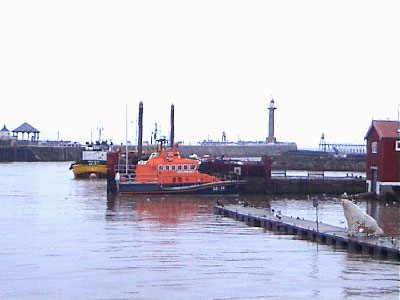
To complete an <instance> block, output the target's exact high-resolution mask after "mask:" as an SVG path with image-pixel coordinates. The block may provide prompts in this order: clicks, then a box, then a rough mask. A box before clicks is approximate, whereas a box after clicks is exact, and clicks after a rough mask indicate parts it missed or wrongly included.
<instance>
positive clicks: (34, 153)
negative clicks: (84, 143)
mask: <svg viewBox="0 0 400 300" xmlns="http://www.w3.org/2000/svg"><path fill="white" fill-rule="evenodd" d="M83 149H84V148H83V147H46V146H14V147H13V146H11V147H0V162H35V161H76V160H80V158H81V154H82V150H83Z"/></svg>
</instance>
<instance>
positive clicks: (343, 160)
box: [271, 150, 366, 172]
mask: <svg viewBox="0 0 400 300" xmlns="http://www.w3.org/2000/svg"><path fill="white" fill-rule="evenodd" d="M271 169H272V170H307V171H345V172H351V171H353V172H365V170H366V156H365V155H354V154H349V155H347V156H335V155H332V154H329V153H326V152H320V151H302V150H298V151H289V152H285V153H283V154H282V155H280V156H273V157H272V164H271Z"/></svg>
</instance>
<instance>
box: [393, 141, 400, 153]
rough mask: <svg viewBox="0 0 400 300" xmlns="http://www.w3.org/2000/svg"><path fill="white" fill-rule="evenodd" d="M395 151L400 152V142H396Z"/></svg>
mask: <svg viewBox="0 0 400 300" xmlns="http://www.w3.org/2000/svg"><path fill="white" fill-rule="evenodd" d="M394 149H395V150H396V151H400V141H396V143H395V145H394Z"/></svg>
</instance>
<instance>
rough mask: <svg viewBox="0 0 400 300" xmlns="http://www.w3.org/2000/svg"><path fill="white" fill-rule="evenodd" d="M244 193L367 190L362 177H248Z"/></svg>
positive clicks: (298, 193)
mask: <svg viewBox="0 0 400 300" xmlns="http://www.w3.org/2000/svg"><path fill="white" fill-rule="evenodd" d="M244 179H246V180H247V185H246V186H245V188H244V191H243V193H244V194H268V195H286V194H292V195H322V194H327V195H341V194H343V193H344V192H346V193H347V194H349V195H355V194H361V193H364V192H365V191H366V183H365V180H364V179H360V178H271V179H265V178H262V177H246V178H244Z"/></svg>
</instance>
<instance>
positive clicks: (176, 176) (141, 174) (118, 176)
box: [107, 143, 246, 195]
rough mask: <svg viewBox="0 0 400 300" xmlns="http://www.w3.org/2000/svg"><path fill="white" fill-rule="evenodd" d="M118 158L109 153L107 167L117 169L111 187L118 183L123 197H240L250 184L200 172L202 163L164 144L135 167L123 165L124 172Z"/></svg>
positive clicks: (117, 153)
mask: <svg viewBox="0 0 400 300" xmlns="http://www.w3.org/2000/svg"><path fill="white" fill-rule="evenodd" d="M115 155H119V152H118V151H117V152H113V153H109V154H108V160H107V164H108V166H109V168H110V170H114V174H111V178H109V180H108V181H109V182H108V184H109V185H113V184H114V185H115V187H116V190H117V191H118V192H119V193H121V194H196V195H199V194H204V195H216V194H239V193H240V192H241V191H242V189H243V187H244V185H245V184H246V181H245V180H221V179H219V178H217V177H215V176H212V175H208V174H203V173H201V172H199V163H200V161H199V160H197V159H188V158H182V157H181V156H180V154H179V150H178V145H177V144H175V145H174V146H173V147H172V148H170V149H163V143H161V145H160V146H159V150H158V151H157V152H154V153H152V154H151V155H150V157H149V158H148V160H146V161H143V160H142V161H139V162H138V163H137V164H136V165H135V166H134V168H131V167H128V168H126V167H125V168H124V166H123V164H122V172H121V168H118V167H117V166H115V165H114V164H113V162H116V161H118V158H116V157H115ZM124 170H125V173H124ZM126 170H128V172H126ZM109 190H113V189H112V188H110V187H109Z"/></svg>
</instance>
